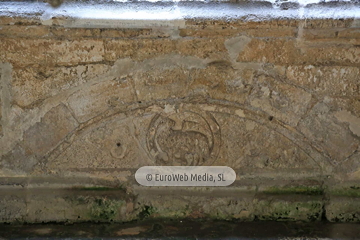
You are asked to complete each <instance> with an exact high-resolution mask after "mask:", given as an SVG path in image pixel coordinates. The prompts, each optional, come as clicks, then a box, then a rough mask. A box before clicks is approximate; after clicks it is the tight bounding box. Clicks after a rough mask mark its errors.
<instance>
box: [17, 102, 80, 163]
mask: <svg viewBox="0 0 360 240" xmlns="http://www.w3.org/2000/svg"><path fill="white" fill-rule="evenodd" d="M77 126H78V123H77V121H76V119H75V118H74V117H73V116H72V114H71V113H70V111H69V110H68V109H67V108H66V107H65V106H64V105H63V104H60V105H58V106H56V107H54V108H52V109H51V110H50V111H49V112H47V113H46V114H45V115H44V117H43V118H42V119H41V121H40V122H38V123H36V124H35V125H34V126H32V127H30V128H29V129H28V130H26V131H25V133H24V139H23V143H24V146H25V147H26V148H27V149H29V150H30V151H31V153H33V154H35V155H37V156H43V155H44V154H46V153H47V152H49V151H50V150H52V149H53V148H54V147H55V146H56V145H57V144H59V143H60V142H61V141H62V140H63V139H64V138H65V137H66V136H67V135H68V134H69V133H70V132H71V131H73V130H74V129H75V128H76V127H77Z"/></svg>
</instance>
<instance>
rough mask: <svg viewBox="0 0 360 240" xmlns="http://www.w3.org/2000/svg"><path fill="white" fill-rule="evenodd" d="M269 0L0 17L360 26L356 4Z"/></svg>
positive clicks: (9, 11)
mask: <svg viewBox="0 0 360 240" xmlns="http://www.w3.org/2000/svg"><path fill="white" fill-rule="evenodd" d="M285 3H286V5H284V3H283V4H282V5H281V6H278V5H275V4H272V3H271V2H269V1H251V2H250V1H241V2H237V3H232V2H227V1H221V2H212V1H210V2H200V1H192V2H189V1H184V2H171V1H164V2H163V1H162V2H146V1H142V2H116V3H115V2H110V3H109V2H107V3H96V4H90V3H84V2H80V3H79V2H73V1H71V2H66V3H64V4H63V5H61V6H60V7H58V8H52V7H51V6H50V5H49V4H48V3H44V2H31V3H29V2H24V1H2V3H1V5H0V17H12V18H30V19H33V20H36V22H38V23H39V24H41V25H49V26H53V25H56V26H63V27H68V28H148V27H170V28H181V27H184V26H185V22H186V20H191V19H208V20H234V19H235V20H236V19H238V20H241V21H245V22H248V21H256V22H258V21H266V20H273V19H300V20H301V19H305V20H307V19H355V21H354V23H353V25H352V26H351V27H359V26H360V21H359V19H360V4H359V3H358V2H355V1H350V2H337V3H334V2H327V3H311V4H307V5H305V4H304V5H300V4H299V3H297V2H285Z"/></svg>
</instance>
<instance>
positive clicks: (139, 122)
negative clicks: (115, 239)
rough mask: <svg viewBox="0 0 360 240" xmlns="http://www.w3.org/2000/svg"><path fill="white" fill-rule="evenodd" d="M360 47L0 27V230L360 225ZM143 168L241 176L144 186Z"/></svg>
mask: <svg viewBox="0 0 360 240" xmlns="http://www.w3.org/2000/svg"><path fill="white" fill-rule="evenodd" d="M359 46H360V29H359V22H358V20H354V19H340V20H334V19H321V20H306V21H305V20H294V19H293V20H279V19H272V20H266V21H258V22H256V21H254V22H252V21H242V20H228V21H225V20H224V21H223V20H191V19H189V20H186V21H185V22H184V24H183V26H181V27H152V28H150V27H148V28H119V29H116V28H115V29H114V28H101V29H100V28H67V27H64V26H63V25H62V24H61V19H52V23H51V24H49V25H44V24H43V23H42V22H41V21H40V20H38V19H36V18H31V19H29V18H16V17H15V18H14V17H2V18H1V19H0V62H1V64H0V76H1V82H0V84H1V85H0V91H1V92H0V96H1V97H0V109H1V110H0V118H1V125H0V137H1V138H0V147H1V148H0V153H1V154H0V157H1V162H0V163H1V168H0V174H1V177H0V181H1V190H0V202H1V205H2V208H1V210H0V221H2V222H14V221H20V222H53V221H59V222H64V221H70V222H76V221H106V222H107V221H130V220H134V219H145V218H152V217H154V218H159V217H160V218H161V217H165V218H205V219H206V218H212V219H227V220H231V219H238V220H245V221H251V220H255V219H260V220H290V221H291V220H303V221H313V220H323V219H327V220H329V221H350V222H351V221H360V212H359V209H360V201H359V198H360V152H359V149H360V67H359V66H360V47H359ZM184 129H185V130H187V131H178V132H176V131H175V130H184ZM179 132H180V133H179ZM150 165H170V166H172V165H204V166H207V165H213V166H229V167H231V168H233V169H234V170H235V171H236V173H237V179H236V182H235V183H234V184H233V185H231V186H230V187H224V188H221V187H219V188H216V187H213V188H211V187H210V188H204V187H203V188H200V187H199V188H185V187H179V188H176V187H173V188H171V187H163V188H155V187H152V188H150V187H142V186H139V185H138V184H137V183H136V181H135V179H134V173H135V171H136V170H137V169H138V168H139V167H141V166H150Z"/></svg>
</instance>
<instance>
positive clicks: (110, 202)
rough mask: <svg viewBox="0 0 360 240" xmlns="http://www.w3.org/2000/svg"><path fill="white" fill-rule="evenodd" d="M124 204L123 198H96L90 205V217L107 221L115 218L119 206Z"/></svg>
mask: <svg viewBox="0 0 360 240" xmlns="http://www.w3.org/2000/svg"><path fill="white" fill-rule="evenodd" d="M124 204H125V201H123V200H114V199H106V198H97V199H95V200H94V202H93V204H92V205H91V207H90V217H91V219H93V220H97V221H108V220H111V219H114V218H116V216H117V214H118V212H119V210H120V207H121V206H122V205H124Z"/></svg>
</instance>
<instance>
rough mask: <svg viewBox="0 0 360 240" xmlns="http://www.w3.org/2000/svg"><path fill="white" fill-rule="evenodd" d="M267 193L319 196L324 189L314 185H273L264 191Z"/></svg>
mask: <svg viewBox="0 0 360 240" xmlns="http://www.w3.org/2000/svg"><path fill="white" fill-rule="evenodd" d="M263 192H264V193H266V194H301V195H312V196H319V195H323V194H324V189H322V188H321V187H318V186H313V187H305V186H299V187H281V188H280V187H271V188H268V189H267V190H265V191H263Z"/></svg>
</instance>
